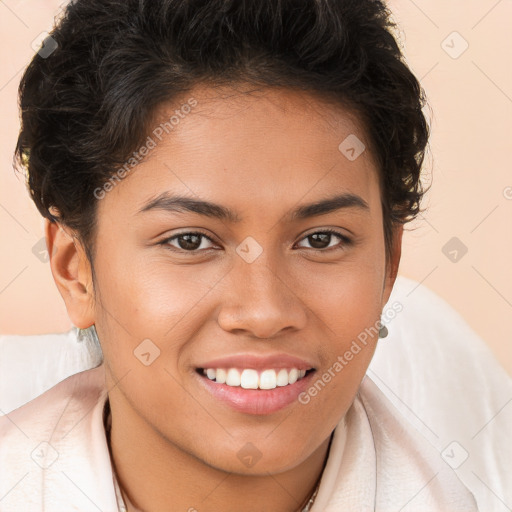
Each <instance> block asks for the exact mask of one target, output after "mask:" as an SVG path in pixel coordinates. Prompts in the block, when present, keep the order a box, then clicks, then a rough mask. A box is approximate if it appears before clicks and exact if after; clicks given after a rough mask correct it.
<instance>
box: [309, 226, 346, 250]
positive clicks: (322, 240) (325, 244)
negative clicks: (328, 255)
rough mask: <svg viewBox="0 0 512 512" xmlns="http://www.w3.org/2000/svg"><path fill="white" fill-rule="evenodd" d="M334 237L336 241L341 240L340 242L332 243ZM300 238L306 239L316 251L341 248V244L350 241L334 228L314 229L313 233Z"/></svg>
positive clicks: (344, 244)
mask: <svg viewBox="0 0 512 512" xmlns="http://www.w3.org/2000/svg"><path fill="white" fill-rule="evenodd" d="M336 238H337V239H338V241H339V240H341V242H342V243H341V244H340V243H337V244H336V243H334V244H332V242H333V241H334V240H335V239H336ZM302 240H307V241H308V243H309V244H310V247H311V249H314V250H317V251H324V250H326V249H329V250H330V249H335V250H336V249H342V248H343V246H346V245H349V244H350V243H351V240H350V239H349V238H348V237H346V236H345V235H343V234H341V233H339V232H338V231H334V230H325V231H316V232H315V233H311V234H309V235H307V236H306V237H304V238H303V239H302Z"/></svg>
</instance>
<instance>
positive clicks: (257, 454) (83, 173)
mask: <svg viewBox="0 0 512 512" xmlns="http://www.w3.org/2000/svg"><path fill="white" fill-rule="evenodd" d="M393 29H394V26H393V24H392V21H391V19H390V13H389V12H388V10H387V9H386V7H385V6H384V4H383V3H382V2H380V1H374V0H357V1H355V0H301V1H299V0H283V1H275V0H245V1H240V0H231V1H229V0H202V1H198V0H195V1H193V0H179V1H178V0H151V1H149V0H78V1H75V2H73V3H72V4H71V5H70V6H69V7H68V8H67V10H66V11H65V15H64V17H63V18H62V19H61V20H60V21H59V22H58V24H57V26H56V27H55V29H54V30H53V31H52V33H51V34H50V37H49V38H47V39H46V40H45V42H44V45H43V47H42V49H41V51H40V52H39V54H38V55H36V56H35V57H34V59H33V60H32V62H31V63H30V65H29V67H28V68H27V70H26V72H25V75H24V77H23V79H22V82H21V86H20V106H21V115H22V129H21V133H20V136H19V141H18V146H17V155H18V157H19V161H20V163H21V165H22V166H24V167H25V168H26V171H27V179H28V187H29V190H30V193H31V196H32V199H33V200H34V202H35V204H36V205H37V207H38V209H39V211H40V212H41V214H42V215H43V216H44V217H45V218H46V220H45V226H46V237H47V244H48V248H49V254H50V258H51V269H52V273H53V276H54V278H55V282H56V285H57V287H58V288H59V291H60V292H61V294H62V297H63V299H64V301H65V303H66V307H67V310H68V313H69V316H70V319H71V320H72V322H73V323H74V325H76V326H77V327H79V328H81V329H84V330H85V329H88V331H89V332H91V333H92V334H93V335H97V338H98V340H99V343H100V345H101V349H102V351H103V355H104V361H103V363H102V364H101V365H100V366H98V367H97V368H94V369H92V370H88V371H85V372H82V373H79V374H76V375H73V376H71V377H69V378H68V379H66V380H65V381H63V382H61V383H59V384H58V385H57V386H55V387H54V388H52V389H50V390H49V391H47V392H46V393H44V394H43V395H41V396H39V397H37V398H36V399H34V400H33V401H31V402H29V403H28V404H26V405H24V406H22V407H21V408H19V409H17V410H15V411H14V412H13V413H11V414H9V415H8V416H6V417H2V418H0V433H1V442H0V467H1V468H2V469H1V471H2V474H1V478H0V497H1V499H0V510H2V511H4V510H17V511H19V510H30V511H38V510H41V511H42V510H45V511H52V512H54V511H61V510H62V511H64V510H65V511H70V510H77V511H90V510H91V511H92V510H102V511H109V512H110V511H117V510H128V511H129V512H132V511H136V510H143V511H146V512H160V511H171V512H177V511H189V512H192V511H198V512H235V511H239V510H244V511H246V512H262V511H272V512H295V511H308V510H309V511H315V512H325V511H328V512H332V511H341V510H362V511H367V510H378V511H390V510H393V511H396V510H404V511H412V510H416V511H422V512H425V511H440V510H450V511H452V512H453V511H466V512H467V511H472V510H476V505H475V502H474V499H473V496H472V495H471V493H470V492H469V491H468V490H467V489H466V488H465V487H464V486H463V485H462V484H461V482H460V481H459V480H458V479H457V477H456V475H455V473H454V472H453V471H452V470H451V469H450V468H449V467H448V466H447V465H446V464H445V463H444V462H443V460H442V459H441V457H440V455H439V453H438V452H437V451H436V450H434V449H433V448H432V447H431V446H430V445H429V444H428V443H427V441H426V440H424V439H423V438H421V437H420V436H419V434H417V433H416V432H415V431H414V429H413V427H412V426H410V425H409V424H407V423H406V422H405V421H404V420H403V419H402V418H400V416H399V414H398V412H397V411H396V410H395V409H394V408H393V406H392V405H391V404H390V402H389V401H388V400H387V399H386V398H385V396H384V395H383V394H382V393H381V392H380V391H379V390H378V388H377V387H376V386H375V385H374V384H373V383H372V382H371V380H370V379H369V378H365V379H364V380H363V377H364V376H365V372H366V369H367V367H368V365H369V363H370V360H371V358H372V355H373V352H374V350H375V347H376V344H377V342H378V338H379V336H381V337H384V336H385V334H386V332H385V328H384V327H382V325H381V314H382V310H383V307H384V305H385V304H386V303H387V301H388V298H389V296H390V293H391V290H392V288H393V284H394V281H395V277H396V275H397V271H398V266H399V261H400V248H401V239H402V230H403V225H404V224H405V223H406V222H408V221H410V220H411V219H413V218H414V217H415V215H416V214H417V213H418V211H419V205H420V200H421V197H422V195H423V189H422V186H421V181H420V171H421V166H422V161H423V156H424V151H425V147H426V144H427V140H428V128H427V125H426V122H425V118H424V116H423V114H422V107H423V106H424V97H423V92H422V90H421V88H420V86H419V83H418V81H417V79H416V78H415V77H414V76H413V74H412V73H411V71H410V70H409V69H408V67H407V66H406V64H405V63H404V61H403V57H402V55H401V52H400V49H399V47H398V45H397V43H396V41H395V38H394V36H393ZM411 341H413V340H411Z"/></svg>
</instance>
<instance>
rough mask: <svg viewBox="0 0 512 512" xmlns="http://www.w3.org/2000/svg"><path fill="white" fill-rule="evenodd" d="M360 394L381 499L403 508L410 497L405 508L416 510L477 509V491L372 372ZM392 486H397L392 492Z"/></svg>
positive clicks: (364, 382) (363, 383) (465, 510)
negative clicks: (370, 439) (452, 466)
mask: <svg viewBox="0 0 512 512" xmlns="http://www.w3.org/2000/svg"><path fill="white" fill-rule="evenodd" d="M358 399H359V402H360V404H361V406H362V409H364V412H365V413H366V416H367V418H368V424H369V426H370V429H371V432H372V437H373V442H374V446H375V454H376V466H377V490H378V493H377V496H378V498H379V499H380V500H382V501H383V502H385V503H386V504H389V505H392V506H396V507H398V508H400V507H404V505H405V502H404V501H403V500H404V499H405V498H406V497H407V496H409V499H410V502H408V505H407V507H406V509H407V510H411V511H412V510H417V511H424V510H437V511H443V510H450V511H451V512H455V511H464V512H468V511H476V510H478V509H477V505H476V502H475V499H474V496H473V494H472V493H471V492H470V491H469V490H468V488H467V487H466V486H465V485H464V484H463V483H462V482H461V481H460V480H459V478H458V477H457V474H456V473H455V471H454V470H453V469H452V468H451V467H450V466H449V465H448V464H447V463H446V462H445V461H444V460H443V458H442V457H441V453H440V452H439V451H438V450H437V449H436V448H435V447H434V446H433V445H432V444H431V443H430V442H429V441H428V440H427V439H426V438H425V437H424V436H422V435H421V434H420V433H419V432H418V431H417V430H416V428H415V427H414V426H413V425H412V424H411V423H410V422H409V421H407V420H406V418H405V417H404V416H402V414H401V413H400V412H399V411H398V409H397V408H396V407H395V406H394V405H393V404H392V403H391V401H390V400H389V399H388V398H387V397H386V396H385V395H384V393H383V392H382V391H381V390H380V389H379V388H378V386H377V385H376V384H375V383H374V382H373V381H372V380H371V378H370V377H368V376H366V377H365V378H364V380H363V382H362V384H361V388H360V391H359V395H358ZM397 486H399V487H400V491H399V492H397V491H396V489H397ZM390 489H395V491H393V492H390Z"/></svg>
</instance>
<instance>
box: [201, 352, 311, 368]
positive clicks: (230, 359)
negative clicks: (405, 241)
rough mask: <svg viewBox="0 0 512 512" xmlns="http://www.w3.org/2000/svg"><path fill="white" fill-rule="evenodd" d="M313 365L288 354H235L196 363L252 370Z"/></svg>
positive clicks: (208, 366) (202, 366) (206, 365)
mask: <svg viewBox="0 0 512 512" xmlns="http://www.w3.org/2000/svg"><path fill="white" fill-rule="evenodd" d="M314 367H315V365H314V364H312V363H311V362H310V361H306V360H305V359H301V358H299V357H296V356H292V355H290V354H283V353H277V354H271V355H266V356H263V355H255V354H237V355H231V356H225V357H220V358H217V359H212V360H211V361H207V362H204V363H202V364H199V365H198V368H204V369H207V368H252V369H254V370H265V369H269V368H297V370H310V369H312V368H314Z"/></svg>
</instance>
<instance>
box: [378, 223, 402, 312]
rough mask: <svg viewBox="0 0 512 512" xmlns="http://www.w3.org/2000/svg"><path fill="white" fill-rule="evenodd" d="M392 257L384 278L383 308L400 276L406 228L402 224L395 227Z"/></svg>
mask: <svg viewBox="0 0 512 512" xmlns="http://www.w3.org/2000/svg"><path fill="white" fill-rule="evenodd" d="M392 233H393V235H392V237H393V238H392V242H391V257H390V259H389V261H388V262H387V265H386V276H385V278H384V290H383V294H382V307H384V306H385V305H386V303H387V302H388V300H389V296H390V295H391V291H392V290H393V286H394V284H395V281H396V277H397V275H398V268H399V266H400V257H401V256H402V235H403V233H404V226H403V225H402V224H400V225H397V226H394V227H393V231H392Z"/></svg>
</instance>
